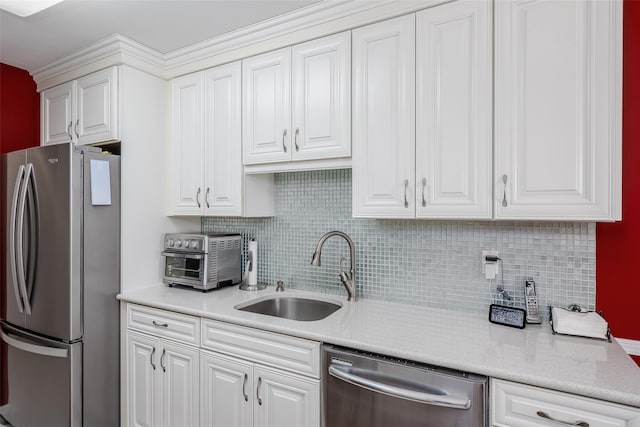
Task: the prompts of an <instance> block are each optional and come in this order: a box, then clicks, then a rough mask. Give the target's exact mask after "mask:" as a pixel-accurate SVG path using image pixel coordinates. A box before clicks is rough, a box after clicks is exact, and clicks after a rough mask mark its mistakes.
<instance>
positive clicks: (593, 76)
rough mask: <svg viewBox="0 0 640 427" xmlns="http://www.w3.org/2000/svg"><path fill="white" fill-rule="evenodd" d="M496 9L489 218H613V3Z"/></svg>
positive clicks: (521, 4) (500, 5)
mask: <svg viewBox="0 0 640 427" xmlns="http://www.w3.org/2000/svg"><path fill="white" fill-rule="evenodd" d="M495 8H496V80H495V81H496V96H495V100H496V181H497V182H496V189H497V190H496V194H497V196H498V197H496V209H497V210H496V216H497V217H498V218H532V219H584V220H606V219H615V218H616V216H617V213H618V212H617V211H618V210H619V202H618V201H617V200H616V199H617V196H616V193H617V190H616V186H617V185H618V184H617V183H619V181H618V175H619V166H620V165H619V162H620V160H619V156H620V153H619V149H618V148H616V147H619V139H618V138H619V137H620V136H619V131H618V129H619V122H618V120H619V111H618V108H619V107H618V106H617V105H618V104H619V101H620V100H619V99H618V98H617V96H618V87H617V85H618V84H619V74H618V73H619V72H620V69H619V64H620V62H619V61H620V58H619V56H618V55H619V54H620V52H619V45H618V44H617V42H619V40H617V39H616V37H617V36H616V31H613V29H614V26H615V25H616V23H618V22H619V19H620V14H621V10H620V9H621V6H620V5H619V4H618V2H613V1H612V2H565V1H550V2H548V1H512V2H497V3H496V4H495Z"/></svg>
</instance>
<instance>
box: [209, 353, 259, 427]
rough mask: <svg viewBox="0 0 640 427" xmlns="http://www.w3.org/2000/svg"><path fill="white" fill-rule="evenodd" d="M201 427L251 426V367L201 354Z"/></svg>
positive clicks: (252, 395)
mask: <svg viewBox="0 0 640 427" xmlns="http://www.w3.org/2000/svg"><path fill="white" fill-rule="evenodd" d="M200 373H201V375H200V425H201V427H250V426H253V404H254V393H253V390H254V388H253V364H252V363H249V362H245V361H243V360H240V359H234V358H230V357H226V356H223V355H220V354H216V353H211V352H208V351H202V352H201V353H200Z"/></svg>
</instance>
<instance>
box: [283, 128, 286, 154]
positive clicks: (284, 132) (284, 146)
mask: <svg viewBox="0 0 640 427" xmlns="http://www.w3.org/2000/svg"><path fill="white" fill-rule="evenodd" d="M285 136H287V130H286V129H285V130H283V131H282V148H284V152H285V153H286V152H287V146H286V145H285V143H284V137H285Z"/></svg>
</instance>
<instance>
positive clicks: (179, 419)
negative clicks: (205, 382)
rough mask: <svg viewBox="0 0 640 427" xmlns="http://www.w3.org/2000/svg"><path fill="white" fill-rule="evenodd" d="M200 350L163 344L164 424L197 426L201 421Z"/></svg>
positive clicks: (161, 356)
mask: <svg viewBox="0 0 640 427" xmlns="http://www.w3.org/2000/svg"><path fill="white" fill-rule="evenodd" d="M198 356H199V350H198V349H197V348H195V347H188V346H182V345H177V344H172V343H170V342H168V341H165V342H163V344H162V353H160V359H159V363H160V366H159V367H158V369H160V370H161V371H162V376H161V377H160V378H161V379H162V382H163V385H162V395H163V396H162V402H163V404H162V413H163V417H162V419H163V425H164V426H166V427H173V426H197V425H198V423H199V416H200V414H199V393H200V392H199V389H198V388H199V381H200V378H199V360H198Z"/></svg>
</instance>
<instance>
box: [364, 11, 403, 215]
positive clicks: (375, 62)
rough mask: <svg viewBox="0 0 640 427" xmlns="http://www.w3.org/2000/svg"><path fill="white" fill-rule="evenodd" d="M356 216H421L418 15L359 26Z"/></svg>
mask: <svg viewBox="0 0 640 427" xmlns="http://www.w3.org/2000/svg"><path fill="white" fill-rule="evenodd" d="M352 35H353V121H354V122H353V216H354V217H372V218H376V217H377V218H413V217H414V216H415V201H414V197H413V194H414V191H413V190H414V179H415V160H414V157H415V67H414V63H415V17H414V15H409V16H404V17H401V18H396V19H391V20H389V21H384V22H380V23H377V24H373V25H369V26H367V27H363V28H359V29H357V30H354V31H353V34H352Z"/></svg>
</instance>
